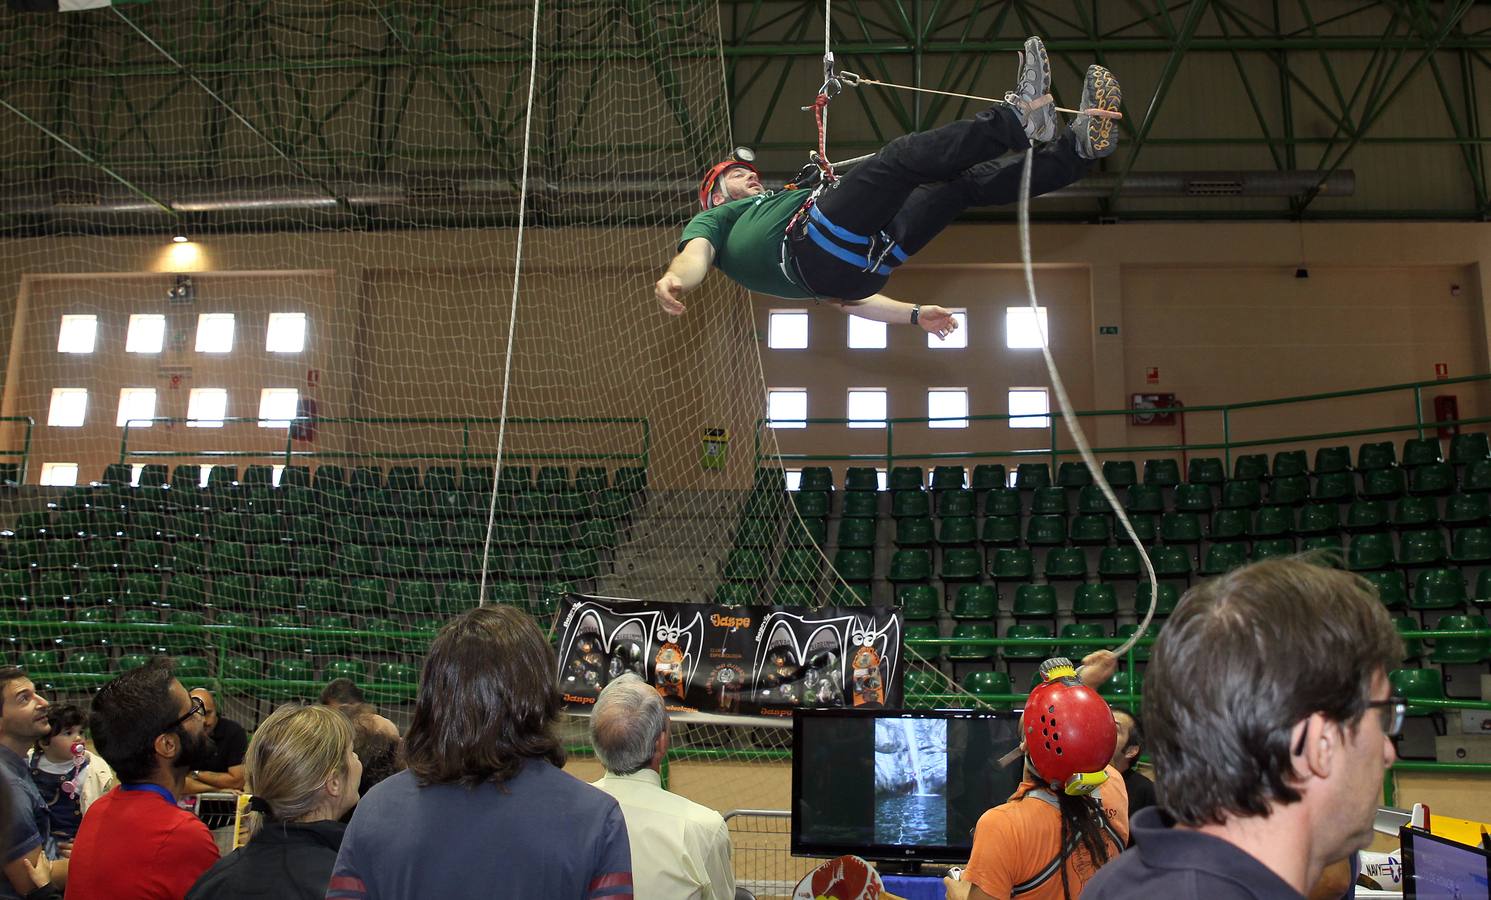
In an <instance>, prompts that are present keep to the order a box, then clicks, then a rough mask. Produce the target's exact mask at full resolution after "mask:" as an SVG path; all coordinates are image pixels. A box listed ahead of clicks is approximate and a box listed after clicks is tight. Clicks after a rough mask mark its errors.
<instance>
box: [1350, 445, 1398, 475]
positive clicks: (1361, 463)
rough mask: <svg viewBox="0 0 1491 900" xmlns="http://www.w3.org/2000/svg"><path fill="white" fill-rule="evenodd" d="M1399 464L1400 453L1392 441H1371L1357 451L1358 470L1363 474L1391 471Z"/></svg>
mask: <svg viewBox="0 0 1491 900" xmlns="http://www.w3.org/2000/svg"><path fill="white" fill-rule="evenodd" d="M1397 464H1398V451H1397V449H1396V448H1394V447H1393V442H1392V441H1371V442H1369V443H1365V444H1362V445H1361V446H1360V447H1358V448H1357V451H1356V468H1357V470H1358V471H1361V472H1371V471H1375V470H1377V469H1389V468H1392V467H1394V466H1396V465H1397Z"/></svg>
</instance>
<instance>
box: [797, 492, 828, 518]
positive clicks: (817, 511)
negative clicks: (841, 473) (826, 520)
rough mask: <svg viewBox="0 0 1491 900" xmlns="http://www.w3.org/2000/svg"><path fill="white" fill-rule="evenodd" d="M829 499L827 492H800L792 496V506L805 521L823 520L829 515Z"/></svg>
mask: <svg viewBox="0 0 1491 900" xmlns="http://www.w3.org/2000/svg"><path fill="white" fill-rule="evenodd" d="M828 497H829V495H828V492H827V491H798V492H797V493H795V494H793V495H792V505H793V506H795V507H797V514H798V515H799V516H802V517H803V518H804V519H821V518H823V517H824V516H826V515H828V511H829V500H828Z"/></svg>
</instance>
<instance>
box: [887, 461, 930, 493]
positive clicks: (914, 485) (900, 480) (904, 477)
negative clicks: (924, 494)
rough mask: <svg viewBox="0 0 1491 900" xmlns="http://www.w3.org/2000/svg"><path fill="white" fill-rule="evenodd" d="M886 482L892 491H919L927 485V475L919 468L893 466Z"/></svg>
mask: <svg viewBox="0 0 1491 900" xmlns="http://www.w3.org/2000/svg"><path fill="white" fill-rule="evenodd" d="M886 482H887V486H888V487H889V488H890V489H891V490H892V491H920V490H921V489H922V486H923V485H925V484H926V483H927V474H926V472H924V471H923V470H922V467H921V466H895V467H894V468H892V469H891V470H890V475H889V476H888V478H887V479H886Z"/></svg>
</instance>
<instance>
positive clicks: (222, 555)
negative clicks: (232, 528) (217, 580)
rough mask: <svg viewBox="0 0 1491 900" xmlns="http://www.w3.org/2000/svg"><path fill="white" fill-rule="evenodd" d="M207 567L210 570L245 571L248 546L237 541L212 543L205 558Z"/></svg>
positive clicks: (247, 568)
mask: <svg viewBox="0 0 1491 900" xmlns="http://www.w3.org/2000/svg"><path fill="white" fill-rule="evenodd" d="M207 568H208V571H211V572H247V571H248V570H249V563H248V546H247V545H245V544H238V543H219V544H214V545H213V547H212V550H211V552H210V554H209V556H208V558H207Z"/></svg>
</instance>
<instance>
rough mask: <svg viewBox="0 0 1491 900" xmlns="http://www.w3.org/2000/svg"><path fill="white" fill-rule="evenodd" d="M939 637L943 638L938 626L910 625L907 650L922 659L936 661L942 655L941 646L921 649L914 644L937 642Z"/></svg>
mask: <svg viewBox="0 0 1491 900" xmlns="http://www.w3.org/2000/svg"><path fill="white" fill-rule="evenodd" d="M938 637H941V635H940V634H938V632H937V626H936V625H908V626H906V631H905V640H906V649H907V651H909V652H910V653H911V654H913V655H915V656H919V657H921V658H922V659H928V660H932V659H936V658H937V657H938V656H941V655H942V647H941V646H936V647H919V646H916V645H915V644H913V643H912V642H913V641H927V640H935V639H937V638H938ZM906 674H908V675H910V674H911V673H910V672H908V673H906Z"/></svg>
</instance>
